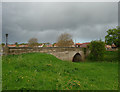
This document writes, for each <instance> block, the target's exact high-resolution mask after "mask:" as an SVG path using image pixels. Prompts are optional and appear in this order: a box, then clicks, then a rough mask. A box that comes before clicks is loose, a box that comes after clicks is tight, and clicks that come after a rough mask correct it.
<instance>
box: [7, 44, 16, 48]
mask: <svg viewBox="0 0 120 92" xmlns="http://www.w3.org/2000/svg"><path fill="white" fill-rule="evenodd" d="M7 46H8V47H16V45H15V44H9V45H7Z"/></svg>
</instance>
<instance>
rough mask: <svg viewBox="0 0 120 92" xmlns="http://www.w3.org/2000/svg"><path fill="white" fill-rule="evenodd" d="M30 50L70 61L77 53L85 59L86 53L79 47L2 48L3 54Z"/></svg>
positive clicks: (14, 53) (15, 53) (29, 51)
mask: <svg viewBox="0 0 120 92" xmlns="http://www.w3.org/2000/svg"><path fill="white" fill-rule="evenodd" d="M32 52H40V53H48V54H52V55H54V56H56V57H57V58H59V59H61V60H67V61H72V59H73V57H74V55H75V54H76V53H79V54H80V55H81V60H82V61H83V60H84V59H85V56H86V55H87V54H88V51H86V55H85V53H84V49H83V48H79V47H77V48H76V47H33V48H32V47H8V48H3V54H5V55H17V54H22V53H32Z"/></svg>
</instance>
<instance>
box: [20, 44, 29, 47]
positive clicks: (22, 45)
mask: <svg viewBox="0 0 120 92" xmlns="http://www.w3.org/2000/svg"><path fill="white" fill-rule="evenodd" d="M19 47H28V45H27V44H26V45H19Z"/></svg>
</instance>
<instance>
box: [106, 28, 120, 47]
mask: <svg viewBox="0 0 120 92" xmlns="http://www.w3.org/2000/svg"><path fill="white" fill-rule="evenodd" d="M119 32H120V28H119V27H117V28H114V29H109V30H108V31H107V33H108V34H107V35H106V36H105V43H106V44H108V45H112V44H115V45H116V46H117V47H118V45H119V42H118V40H119V34H118V33H119Z"/></svg>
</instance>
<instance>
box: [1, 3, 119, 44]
mask: <svg viewBox="0 0 120 92" xmlns="http://www.w3.org/2000/svg"><path fill="white" fill-rule="evenodd" d="M2 15H3V23H2V24H3V41H5V38H4V34H5V33H9V34H10V35H9V37H10V39H9V40H10V42H11V43H12V42H15V41H18V42H27V40H28V39H29V38H31V37H37V38H38V39H39V42H55V41H56V40H57V37H58V35H60V34H61V33H64V32H69V33H71V34H72V35H73V39H77V41H89V40H92V39H99V38H102V39H104V36H105V33H106V31H107V29H109V28H111V27H113V25H114V27H116V26H117V20H118V18H117V17H118V4H117V3H53V2H51V3H3V12H2Z"/></svg>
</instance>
